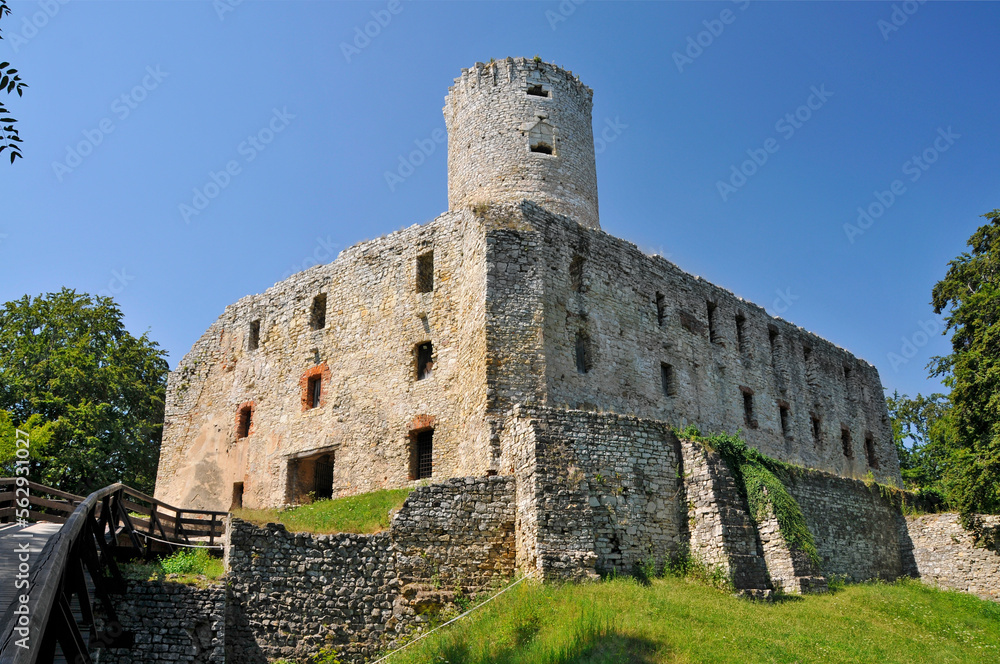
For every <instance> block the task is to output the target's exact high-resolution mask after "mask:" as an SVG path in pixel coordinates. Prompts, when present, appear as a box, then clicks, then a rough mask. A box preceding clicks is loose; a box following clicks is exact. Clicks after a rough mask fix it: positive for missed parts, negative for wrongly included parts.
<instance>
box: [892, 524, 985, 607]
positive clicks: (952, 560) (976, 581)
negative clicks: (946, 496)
mask: <svg viewBox="0 0 1000 664" xmlns="http://www.w3.org/2000/svg"><path fill="white" fill-rule="evenodd" d="M980 518H981V519H982V520H983V522H984V525H986V526H987V527H988V528H989V527H992V528H993V529H995V530H994V533H997V532H998V530H997V529H1000V516H982V517H980ZM906 531H907V532H908V533H909V539H910V542H911V543H912V555H913V562H914V565H915V568H916V572H917V575H918V576H919V577H920V578H921V579H922V580H923V581H924V582H926V583H932V584H934V585H938V586H941V587H943V588H952V589H954V590H961V591H963V592H967V593H972V594H974V595H978V596H979V597H982V598H983V599H989V600H993V601H994V602H998V601H1000V554H998V552H997V550H996V548H995V546H996V545H995V544H994V545H993V548H987V547H986V546H983V544H984V543H983V542H979V543H977V542H976V541H975V538H974V536H973V534H972V533H970V532H969V531H967V530H965V529H964V528H963V527H962V524H961V522H960V521H959V517H958V515H957V514H927V515H925V516H916V517H907V519H906ZM994 538H996V535H995V534H994ZM994 542H996V539H994ZM977 544H978V545H977Z"/></svg>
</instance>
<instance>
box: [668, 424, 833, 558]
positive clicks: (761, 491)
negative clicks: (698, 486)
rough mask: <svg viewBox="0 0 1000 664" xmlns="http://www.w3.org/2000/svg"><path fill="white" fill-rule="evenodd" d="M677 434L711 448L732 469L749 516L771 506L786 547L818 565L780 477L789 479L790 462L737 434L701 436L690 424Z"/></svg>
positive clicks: (806, 531) (761, 516)
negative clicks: (753, 445)
mask: <svg viewBox="0 0 1000 664" xmlns="http://www.w3.org/2000/svg"><path fill="white" fill-rule="evenodd" d="M679 435H680V436H682V437H683V438H686V439H691V440H695V441H698V442H700V443H702V444H704V445H706V446H707V447H709V448H710V449H712V450H715V451H716V452H717V453H718V454H719V456H721V457H722V458H723V459H724V460H725V461H726V465H728V466H729V469H730V471H731V472H732V473H733V477H734V479H735V480H736V486H737V487H739V490H740V493H741V494H743V498H744V499H746V501H747V506H748V507H749V508H750V514H751V516H752V517H753V518H754V519H755V520H757V521H758V522H759V521H761V520H763V519H765V518H767V517H768V514H769V512H770V511H771V510H773V511H774V516H775V518H776V519H777V521H778V528H779V529H780V530H781V536H782V537H783V538H784V539H785V542H786V543H787V544H788V547H789V548H790V549H796V550H798V551H801V552H803V553H805V554H806V555H808V556H809V559H810V560H812V562H813V564H814V565H816V567H819V566H820V557H819V553H818V552H817V551H816V544H815V542H814V541H813V536H812V533H810V532H809V527H808V526H807V525H806V519H805V516H804V515H803V514H802V509H801V508H800V507H799V504H798V503H797V502H796V501H795V498H793V497H792V495H791V494H790V493H788V489H786V488H785V484H784V482H783V481H782V478H784V480H785V481H791V479H792V472H793V468H792V467H791V466H789V465H788V464H785V463H782V462H780V461H776V460H775V459H772V458H770V457H768V456H766V455H764V454H761V453H760V452H759V451H758V450H756V449H754V448H752V447H749V446H747V444H746V443H745V442H744V441H743V439H742V438H740V437H739V436H738V435H730V434H717V435H715V436H708V437H704V436H701V435H700V432H699V431H698V430H697V429H696V428H694V427H688V428H687V429H685V430H684V431H681V432H679Z"/></svg>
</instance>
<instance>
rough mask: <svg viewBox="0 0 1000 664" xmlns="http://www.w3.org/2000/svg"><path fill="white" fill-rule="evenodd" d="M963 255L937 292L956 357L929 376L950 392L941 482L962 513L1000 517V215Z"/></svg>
mask: <svg viewBox="0 0 1000 664" xmlns="http://www.w3.org/2000/svg"><path fill="white" fill-rule="evenodd" d="M983 216H984V217H986V218H987V219H989V223H988V224H985V225H983V226H980V227H979V229H978V230H976V232H975V233H973V235H972V237H971V238H969V242H968V245H969V247H970V248H971V250H970V251H968V252H965V253H962V254H961V255H960V256H958V257H957V258H955V259H954V260H952V261H951V262H950V263H949V264H948V273H947V274H946V275H945V278H944V279H942V280H941V281H939V282H938V283H937V284H935V286H934V290H933V299H932V304H933V305H934V311H935V312H936V313H939V314H940V313H942V312H947V315H946V317H945V321H946V323H947V328H946V329H947V331H951V333H952V337H951V346H952V352H951V354H950V355H946V356H944V357H936V358H934V361H933V362H932V365H931V366H932V374H933V375H938V376H944V382H945V384H946V385H947V386H948V387H950V388H951V395H950V401H951V405H952V418H953V421H954V428H955V437H954V441H953V447H952V450H951V453H950V454H949V458H948V460H947V463H946V468H945V471H944V477H943V481H944V484H945V486H946V488H947V490H948V493H949V496H950V498H951V499H952V501H953V502H954V504H955V506H956V507H958V509H960V510H961V511H962V512H963V513H970V512H991V513H993V512H1000V209H996V210H993V211H992V212H989V213H987V214H985V215H983Z"/></svg>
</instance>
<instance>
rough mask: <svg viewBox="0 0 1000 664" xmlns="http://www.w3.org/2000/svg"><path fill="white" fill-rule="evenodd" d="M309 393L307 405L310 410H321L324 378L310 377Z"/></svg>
mask: <svg viewBox="0 0 1000 664" xmlns="http://www.w3.org/2000/svg"><path fill="white" fill-rule="evenodd" d="M307 389H308V392H307V399H308V401H307V402H306V405H307V406H308V407H309V408H319V404H320V402H321V401H322V398H323V378H322V376H310V377H309V386H308V388H307Z"/></svg>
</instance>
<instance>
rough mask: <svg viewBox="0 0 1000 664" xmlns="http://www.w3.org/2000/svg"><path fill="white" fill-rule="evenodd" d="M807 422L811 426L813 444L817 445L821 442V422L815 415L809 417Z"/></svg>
mask: <svg viewBox="0 0 1000 664" xmlns="http://www.w3.org/2000/svg"><path fill="white" fill-rule="evenodd" d="M809 421H810V422H811V424H812V435H813V442H814V443H816V444H817V445H819V444H820V443H821V442H823V422H822V421H821V420H820V418H819V415H817V414H816V413H811V414H810V415H809Z"/></svg>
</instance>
